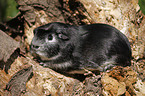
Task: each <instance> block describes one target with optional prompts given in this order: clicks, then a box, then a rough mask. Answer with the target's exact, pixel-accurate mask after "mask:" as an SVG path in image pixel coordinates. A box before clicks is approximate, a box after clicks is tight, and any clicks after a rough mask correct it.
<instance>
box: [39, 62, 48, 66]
mask: <svg viewBox="0 0 145 96" xmlns="http://www.w3.org/2000/svg"><path fill="white" fill-rule="evenodd" d="M39 64H40V65H41V66H43V67H48V64H45V63H43V62H40V63H39Z"/></svg>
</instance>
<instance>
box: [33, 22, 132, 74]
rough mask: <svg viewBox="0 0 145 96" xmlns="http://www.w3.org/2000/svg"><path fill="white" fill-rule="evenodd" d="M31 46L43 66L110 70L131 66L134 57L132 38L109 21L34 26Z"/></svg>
mask: <svg viewBox="0 0 145 96" xmlns="http://www.w3.org/2000/svg"><path fill="white" fill-rule="evenodd" d="M30 48H31V53H32V54H35V55H37V56H39V57H40V58H41V65H42V66H45V67H49V68H52V69H54V70H62V71H65V70H67V71H70V70H80V69H83V68H86V69H89V70H99V71H106V70H107V69H110V68H112V67H113V66H117V65H118V66H128V65H130V60H131V48H130V44H129V41H128V39H127V38H126V36H125V35H123V34H122V33H121V32H120V31H119V30H117V29H116V28H114V27H112V26H110V25H107V24H91V25H82V26H72V25H68V24H63V23H58V22H55V23H49V24H47V25H43V26H40V27H38V28H36V29H35V30H34V37H33V40H32V43H31V47H30Z"/></svg>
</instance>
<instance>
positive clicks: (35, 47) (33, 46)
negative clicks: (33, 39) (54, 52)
mask: <svg viewBox="0 0 145 96" xmlns="http://www.w3.org/2000/svg"><path fill="white" fill-rule="evenodd" d="M31 47H32V48H34V49H39V46H37V45H31Z"/></svg>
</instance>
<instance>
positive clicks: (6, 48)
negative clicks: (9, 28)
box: [0, 30, 19, 62]
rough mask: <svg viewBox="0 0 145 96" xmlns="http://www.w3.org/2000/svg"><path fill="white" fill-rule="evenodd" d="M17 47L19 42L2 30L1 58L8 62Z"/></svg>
mask: <svg viewBox="0 0 145 96" xmlns="http://www.w3.org/2000/svg"><path fill="white" fill-rule="evenodd" d="M17 48H19V43H18V42H17V41H15V40H14V39H13V38H11V37H10V36H8V35H7V34H6V33H4V32H3V31H1V30H0V60H3V61H4V62H7V60H8V59H9V58H10V56H11V55H12V53H13V52H14V51H15V50H16V49H17Z"/></svg>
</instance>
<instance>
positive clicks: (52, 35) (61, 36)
mask: <svg viewBox="0 0 145 96" xmlns="http://www.w3.org/2000/svg"><path fill="white" fill-rule="evenodd" d="M63 29H64V28H61V26H57V25H55V24H47V25H44V26H40V27H38V28H36V29H35V30H34V37H33V39H32V42H31V45H30V52H31V53H32V54H35V55H36V56H39V57H43V58H44V57H45V58H47V59H48V60H49V58H52V57H55V56H58V55H60V52H61V50H62V46H65V43H66V42H67V41H68V40H69V37H68V36H67V34H65V33H64V32H63ZM41 59H42V58H41Z"/></svg>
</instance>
